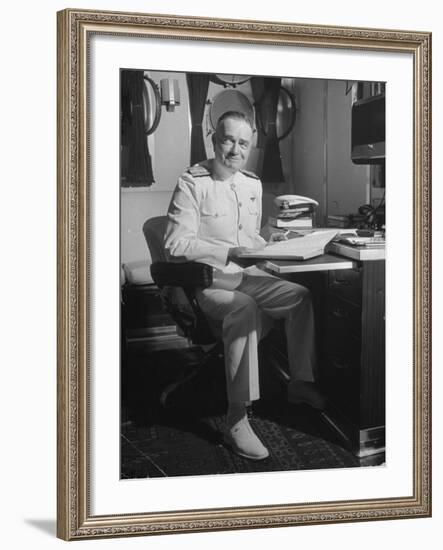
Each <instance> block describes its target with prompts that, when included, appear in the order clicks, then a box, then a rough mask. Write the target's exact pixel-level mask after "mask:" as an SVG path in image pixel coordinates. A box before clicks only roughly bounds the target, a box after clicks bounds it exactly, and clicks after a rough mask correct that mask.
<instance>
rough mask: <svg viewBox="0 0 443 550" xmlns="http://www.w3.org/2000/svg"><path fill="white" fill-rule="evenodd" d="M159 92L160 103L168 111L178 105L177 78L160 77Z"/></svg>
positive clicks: (173, 109) (178, 90)
mask: <svg viewBox="0 0 443 550" xmlns="http://www.w3.org/2000/svg"><path fill="white" fill-rule="evenodd" d="M160 94H161V102H162V105H165V106H166V110H167V111H168V113H170V112H174V111H175V107H176V106H177V105H180V89H179V87H178V80H176V79H175V78H174V79H170V78H162V79H161V80H160Z"/></svg>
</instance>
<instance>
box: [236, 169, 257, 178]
mask: <svg viewBox="0 0 443 550" xmlns="http://www.w3.org/2000/svg"><path fill="white" fill-rule="evenodd" d="M240 172H241V173H242V174H244V175H245V176H248V177H249V178H254V179H255V180H259V179H260V178H259V177H258V176H257V174H254V172H250V171H249V170H240Z"/></svg>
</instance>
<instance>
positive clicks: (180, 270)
mask: <svg viewBox="0 0 443 550" xmlns="http://www.w3.org/2000/svg"><path fill="white" fill-rule="evenodd" d="M167 221H168V218H167V216H158V217H154V218H150V219H148V220H147V221H146V222H145V223H144V225H143V234H144V236H145V240H146V243H147V245H148V249H149V251H150V253H151V258H152V264H151V276H152V279H153V280H154V282H155V284H156V285H157V286H158V288H159V289H160V295H161V299H162V302H163V306H164V308H165V310H166V311H167V312H168V313H169V314H170V316H171V317H172V319H173V320H174V322H175V323H176V325H177V327H178V332H179V333H180V334H181V335H183V336H184V337H185V338H187V339H188V341H189V342H190V344H191V345H194V346H198V347H199V348H200V351H201V355H200V358H199V359H198V360H197V361H196V362H195V363H191V364H190V365H188V368H187V369H186V373H185V374H183V376H182V377H180V378H179V379H178V380H176V381H174V382H172V383H170V384H168V385H167V387H166V388H165V389H164V390H163V391H162V393H161V396H160V401H161V403H162V405H163V406H164V407H168V406H170V405H171V404H172V402H173V394H174V392H175V391H176V390H178V389H179V388H181V387H182V386H183V385H185V384H187V383H188V382H190V381H191V380H192V379H193V378H194V377H196V376H197V375H198V373H199V372H200V370H201V369H203V368H206V367H207V366H209V364H210V363H211V362H213V361H217V360H218V361H219V360H220V358H221V356H222V341H221V331H220V329H218V328H217V326H216V324H215V323H213V322H210V321H209V320H208V319H207V318H206V316H205V314H204V313H203V311H202V310H201V309H200V306H199V304H198V302H197V299H196V290H197V288H206V287H208V286H210V285H211V284H212V267H210V266H209V265H206V264H202V263H197V262H182V263H174V262H168V261H167V258H166V254H165V250H164V244H163V240H164V235H165V231H166V225H167Z"/></svg>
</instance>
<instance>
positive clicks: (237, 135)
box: [214, 118, 252, 174]
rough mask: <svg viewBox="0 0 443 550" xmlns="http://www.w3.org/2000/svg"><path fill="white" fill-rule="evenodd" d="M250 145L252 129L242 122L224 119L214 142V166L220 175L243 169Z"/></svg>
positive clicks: (234, 119)
mask: <svg viewBox="0 0 443 550" xmlns="http://www.w3.org/2000/svg"><path fill="white" fill-rule="evenodd" d="M251 145H252V129H251V127H250V126H249V124H248V123H247V122H245V121H244V120H238V119H236V118H226V119H225V120H223V121H222V122H221V123H220V124H219V125H218V128H217V131H216V133H215V140H214V152H215V164H216V167H217V168H219V171H220V172H221V173H225V174H226V173H227V174H235V172H237V171H238V170H241V169H242V168H244V167H245V165H246V162H247V160H248V157H249V153H250V151H251Z"/></svg>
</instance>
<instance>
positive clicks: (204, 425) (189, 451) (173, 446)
mask: <svg viewBox="0 0 443 550" xmlns="http://www.w3.org/2000/svg"><path fill="white" fill-rule="evenodd" d="M300 409H301V407H300ZM300 414H303V413H300ZM310 414H311V413H309V412H305V417H304V418H303V422H304V423H305V424H309V423H311V424H314V423H315V422H317V423H318V419H317V421H315V420H314V421H313V420H312V419H309V418H307V416H309V415H310ZM299 420H300V415H299ZM288 424H289V423H287V422H285V420H284V419H280V421H279V420H277V419H269V418H266V417H262V416H259V415H258V414H255V415H254V417H253V418H252V419H251V425H252V426H253V428H254V431H255V432H256V434H257V435H258V436H259V437H260V439H261V441H262V442H263V443H264V445H265V446H266V447H267V448H268V449H269V451H270V456H269V457H268V458H267V459H265V460H262V461H259V462H255V461H251V460H247V459H244V458H241V457H239V456H237V455H236V454H234V453H233V452H232V451H231V450H230V449H229V448H228V447H226V446H225V445H224V444H223V442H222V436H221V434H222V430H223V425H224V416H223V415H219V416H213V417H208V418H203V419H196V418H195V419H188V420H187V421H186V419H185V420H181V421H178V420H177V419H175V420H173V419H169V422H168V419H167V418H165V419H164V422H163V423H160V422H159V423H158V424H155V425H152V426H145V427H137V426H136V425H135V424H133V423H128V424H126V425H125V426H123V429H122V434H121V443H122V444H121V453H122V455H121V457H122V460H121V464H122V469H121V477H122V478H126V479H128V478H146V477H162V476H189V475H190V476H193V475H213V474H232V473H237V472H238V473H240V472H241V473H245V472H273V471H289V470H307V469H309V470H312V469H319V468H349V467H357V466H359V461H358V459H357V458H356V457H354V456H353V455H352V454H351V453H349V452H348V451H346V450H345V449H343V448H342V447H340V446H339V445H337V444H335V443H333V442H331V441H328V440H327V439H324V438H322V437H318V436H316V435H313V434H312V433H309V432H306V431H301V430H300V429H297V428H296V427H293V426H290V425H288ZM310 431H316V432H318V430H310Z"/></svg>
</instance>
